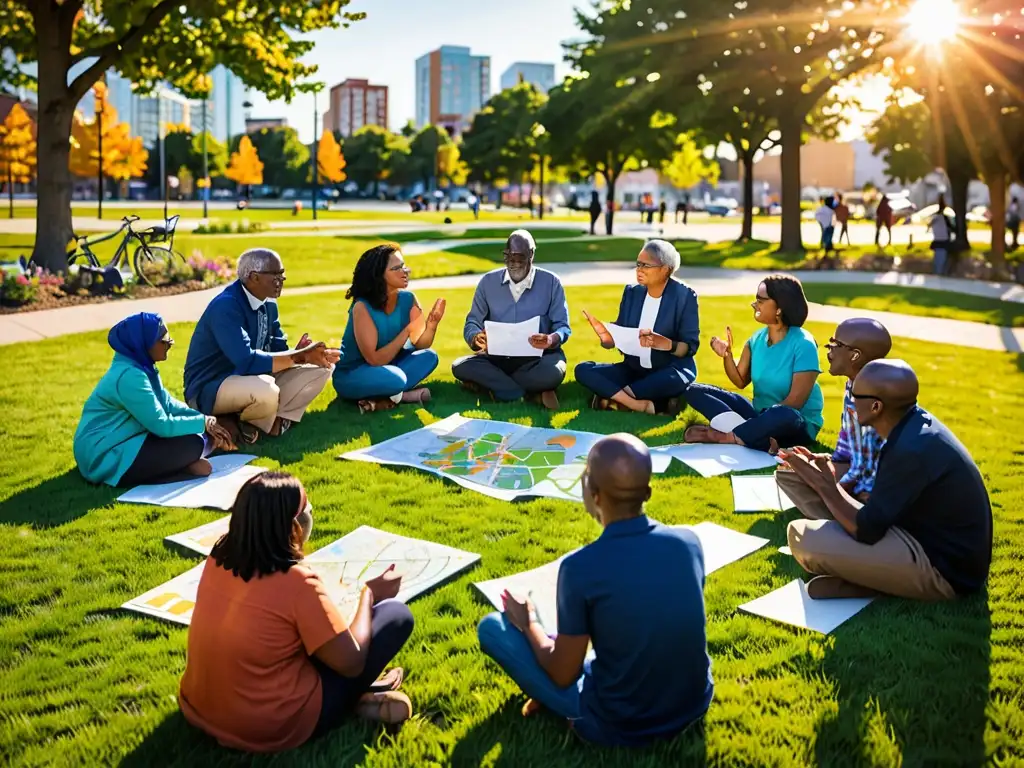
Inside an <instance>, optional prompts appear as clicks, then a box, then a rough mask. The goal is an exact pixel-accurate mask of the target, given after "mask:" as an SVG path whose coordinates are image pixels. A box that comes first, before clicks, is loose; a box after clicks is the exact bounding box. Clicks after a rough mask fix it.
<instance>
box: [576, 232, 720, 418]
mask: <svg viewBox="0 0 1024 768" xmlns="http://www.w3.org/2000/svg"><path fill="white" fill-rule="evenodd" d="M678 268H679V251H677V250H676V249H675V248H674V247H673V246H672V245H671V244H670V243H668V242H666V241H664V240H650V241H648V242H647V243H646V244H645V245H644V247H643V249H642V250H641V251H640V254H639V256H637V260H636V280H637V285H627V286H626V288H625V289H624V290H623V292H622V301H621V302H619V315H618V317H617V318H616V319H615V325H616V326H619V327H621V328H622V331H619V329H616V331H617V332H619V333H623V332H624V331H625V332H626V333H629V332H632V331H633V330H634V329H635V331H636V334H637V337H638V341H639V347H640V349H639V352H640V353H641V354H627V353H625V352H624V353H623V355H624V357H625V359H624V360H623V361H622V362H619V363H594V362H585V363H580V364H579V365H577V366H576V381H578V382H579V383H580V384H582V385H583V386H584V387H586V388H587V389H589V390H590V391H591V392H594V393H595V395H594V399H593V401H592V403H591V405H592V406H593V407H594V408H598V409H609V408H610V409H614V410H619V409H627V410H631V411H640V412H643V413H651V414H653V413H656V412H669V413H675V412H677V411H678V410H679V408H680V406H681V403H680V400H679V399H680V397H682V395H683V393H684V392H685V391H686V388H687V387H688V386H690V384H691V383H692V382H693V380H694V379H695V378H697V363H696V362H695V361H694V359H693V356H694V354H696V352H697V346H698V345H699V344H700V319H699V316H698V312H697V293H696V292H695V291H694V290H693V289H692V288H690V287H689V286H688V285H686V284H685V283H681V282H679V281H677V280H673V279H672V273H673V272H675V271H676V270H677V269H678ZM583 314H584V315H585V316H586V318H587V320H588V321H589V322H590V325H591V327H592V328H593V329H594V332H595V333H596V334H597V336H598V338H599V339H600V340H601V346H602V347H604V348H605V349H612V348H613V347H615V340H614V339H613V338H612V334H611V332H610V331H609V330H608V328H607V326H605V324H604V323H602V322H601V321H600V320H598V319H597V318H595V317H592V316H591V315H590V314H588V313H587V312H586V310H584V312H583ZM647 350H650V353H649V354H648V352H647Z"/></svg>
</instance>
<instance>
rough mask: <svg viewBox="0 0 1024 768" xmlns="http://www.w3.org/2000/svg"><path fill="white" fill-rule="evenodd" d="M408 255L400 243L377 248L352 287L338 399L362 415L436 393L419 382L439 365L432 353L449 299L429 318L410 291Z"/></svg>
mask: <svg viewBox="0 0 1024 768" xmlns="http://www.w3.org/2000/svg"><path fill="white" fill-rule="evenodd" d="M410 271H411V270H410V269H409V268H408V267H407V266H406V265H405V259H404V258H403V257H402V251H401V250H400V249H399V246H397V245H395V244H394V243H385V244H383V245H377V246H374V247H373V248H371V249H370V250H368V251H367V252H366V253H364V254H363V255H362V256H360V257H359V261H358V262H357V263H356V268H355V271H354V272H353V274H352V287H351V288H349V289H348V293H347V294H345V298H347V299H351V300H352V306H351V307H350V308H349V311H348V325H346V326H345V335H344V337H343V339H342V342H341V360H340V361H339V362H338V364H337V365H336V366H335V369H334V389H335V391H337V393H338V397H341V398H344V399H346V400H355V401H356V402H357V403H358V404H359V410H360V412H361V413H366V412H368V411H381V410H387V409H389V408H394V407H395V406H396V405H397V404H398V403H426V402H428V401H429V400H430V390H429V389H427V388H426V387H420V386H419V384H420V382H421V381H423V380H424V379H425V378H427V376H429V375H430V373H431V372H432V371H433V370H434V368H436V367H437V353H436V352H434V350H432V349H430V345H431V344H433V343H434V334H435V333H436V332H437V325H438V323H440V322H441V318H442V317H444V308H445V301H444V299H438V300H437V301H435V302H434V306H433V308H432V309H431V310H430V314H427V315H425V314H424V313H423V310H422V309H421V308H420V305H419V302H418V301H416V296H415V295H414V294H413V293H412V291H408V290H406V288H408V287H409V272H410Z"/></svg>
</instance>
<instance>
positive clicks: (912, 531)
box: [779, 360, 992, 600]
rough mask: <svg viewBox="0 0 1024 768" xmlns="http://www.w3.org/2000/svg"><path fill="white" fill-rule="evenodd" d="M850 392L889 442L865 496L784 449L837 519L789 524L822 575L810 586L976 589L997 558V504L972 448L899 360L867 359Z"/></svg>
mask: <svg viewBox="0 0 1024 768" xmlns="http://www.w3.org/2000/svg"><path fill="white" fill-rule="evenodd" d="M850 395H851V397H852V398H853V400H854V404H855V406H854V407H855V408H856V409H857V419H858V420H859V422H860V423H861V424H862V425H863V426H870V427H874V428H875V430H876V431H877V432H878V434H879V435H880V436H881V437H882V438H883V439H885V441H886V442H885V445H884V446H883V447H882V451H881V455H880V457H879V460H878V474H877V475H876V477H875V487H874V490H873V491H872V493H871V498H870V499H868V501H867V503H865V504H863V505H862V504H861V503H860V502H858V501H856V500H855V499H852V498H850V496H849V495H848V494H847V492H846V490H845V489H844V488H843V487H842V486H841V485H840V484H838V483H837V482H836V477H835V474H834V470H833V468H832V467H831V464H830V463H829V462H828V461H827V459H823V458H819V457H816V456H814V455H813V454H811V453H809V452H808V451H806V450H804V449H794V450H792V451H782V452H780V453H779V456H780V457H782V458H784V459H786V460H787V461H788V462H789V464H790V466H791V467H792V469H793V471H794V472H796V474H797V475H798V476H799V477H800V479H801V480H803V481H804V482H805V483H806V484H807V485H808V486H809V487H811V488H813V489H814V490H815V491H816V492H817V493H818V495H819V496H820V497H821V500H822V502H824V504H825V506H826V507H827V508H828V511H829V512H830V513H831V515H832V517H833V518H834V519H833V520H794V521H793V522H791V523H790V524H789V531H788V533H789V547H790V549H792V550H793V557H795V558H796V560H797V562H799V563H800V565H802V566H803V567H804V569H805V570H807V571H809V572H810V573H813V574H817V576H816V577H815V578H813V579H811V580H810V581H809V582H808V583H807V593H808V594H809V595H810V596H811V597H812V598H834V597H859V596H865V595H872V594H877V593H880V592H881V593H885V594H890V595H896V596H898V597H908V598H913V599H918V600H949V599H952V598H954V597H956V596H957V595H967V594H971V593H973V592H977V591H978V590H980V589H981V588H982V586H983V585H984V583H985V579H986V577H987V576H988V569H989V565H990V564H991V561H992V507H991V504H990V503H989V498H988V491H986V490H985V482H984V480H983V479H982V477H981V472H980V471H978V467H977V465H976V464H975V463H974V460H973V459H972V458H971V455H970V454H969V453H968V452H967V449H966V448H964V446H963V444H962V443H961V442H960V441H959V440H957V439H956V436H955V435H954V434H953V433H952V432H950V431H949V429H947V428H946V426H945V425H944V424H942V422H940V421H939V420H938V419H937V418H935V416H933V415H932V414H930V413H928V411H926V410H924V409H923V408H920V407H918V405H917V395H918V382H917V376H916V375H915V374H914V371H913V369H912V368H911V367H910V366H909V365H907V364H906V363H905V362H903V361H902V360H876V361H874V362H871V363H868V364H867V365H865V366H864V368H863V370H861V372H860V373H859V374H858V375H857V378H856V379H855V380H854V382H853V388H852V390H851V392H850Z"/></svg>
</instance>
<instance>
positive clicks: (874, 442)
mask: <svg viewBox="0 0 1024 768" xmlns="http://www.w3.org/2000/svg"><path fill="white" fill-rule="evenodd" d="M884 442H885V441H884V440H883V439H882V438H881V436H880V435H879V434H878V433H877V432H876V431H875V430H874V428H873V427H862V426H861V425H860V421H858V419H857V409H856V407H855V403H854V399H853V382H852V381H849V382H847V384H846V395H845V397H843V419H842V425H841V427H840V429H839V441H838V442H837V443H836V450H835V452H834V453H833V454H832V460H833V461H844V462H845V461H848V462H849V463H850V469H849V471H847V473H846V474H845V475H843V476H842V477H841V478H840V479H839V482H840V483H841V484H842V485H845V486H850V485H852V486H853V492H854V493H855V494H857V493H871V491H872V489H873V488H874V487H875V473H876V472H877V471H878V456H879V454H880V453H881V450H882V444H883V443H884Z"/></svg>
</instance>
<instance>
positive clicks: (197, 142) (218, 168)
mask: <svg viewBox="0 0 1024 768" xmlns="http://www.w3.org/2000/svg"><path fill="white" fill-rule="evenodd" d="M192 157H193V158H195V163H196V164H195V167H192V166H189V168H190V170H191V171H192V174H193V175H194V176H195V177H196V178H197V179H201V178H202V177H203V134H202V132H200V133H197V134H195V135H194V136H193V137H192ZM227 167H228V145H227V144H225V143H224V142H223V141H218V140H217V139H216V138H214V136H213V134H211V133H210V132H209V131H207V132H206V170H207V172H208V173H209V175H210V176H211V177H217V176H223V175H224V171H226V170H227Z"/></svg>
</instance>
